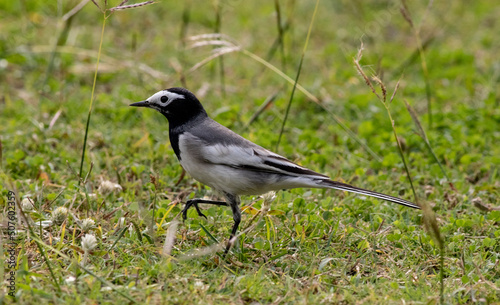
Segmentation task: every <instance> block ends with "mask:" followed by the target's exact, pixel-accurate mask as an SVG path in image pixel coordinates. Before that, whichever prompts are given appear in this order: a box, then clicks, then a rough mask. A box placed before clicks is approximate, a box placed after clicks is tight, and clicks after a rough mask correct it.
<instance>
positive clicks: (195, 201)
mask: <svg viewBox="0 0 500 305" xmlns="http://www.w3.org/2000/svg"><path fill="white" fill-rule="evenodd" d="M199 203H206V204H213V205H223V206H227V205H228V204H227V203H226V202H224V201H216V200H206V199H191V200H188V201H187V202H186V206H185V207H184V209H183V210H182V219H184V220H186V218H187V211H188V210H189V208H190V207H192V206H194V207H195V208H196V212H198V216H203V217H205V218H207V216H205V215H204V214H203V213H202V212H201V211H200V207H199V206H198V204H199Z"/></svg>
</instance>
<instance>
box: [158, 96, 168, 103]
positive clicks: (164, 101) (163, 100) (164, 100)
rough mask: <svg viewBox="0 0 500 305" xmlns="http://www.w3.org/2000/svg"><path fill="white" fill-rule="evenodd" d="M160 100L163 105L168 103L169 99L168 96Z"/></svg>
mask: <svg viewBox="0 0 500 305" xmlns="http://www.w3.org/2000/svg"><path fill="white" fill-rule="evenodd" d="M160 100H161V102H162V103H166V102H167V101H168V97H167V96H166V95H164V96H162V97H161V98H160Z"/></svg>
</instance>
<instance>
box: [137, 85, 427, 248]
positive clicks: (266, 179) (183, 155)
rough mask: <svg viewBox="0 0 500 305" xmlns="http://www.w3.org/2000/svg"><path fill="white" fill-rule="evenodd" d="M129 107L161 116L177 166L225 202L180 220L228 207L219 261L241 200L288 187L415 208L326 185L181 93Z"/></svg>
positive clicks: (154, 97) (160, 93)
mask: <svg viewBox="0 0 500 305" xmlns="http://www.w3.org/2000/svg"><path fill="white" fill-rule="evenodd" d="M130 106H133V107H146V108H152V109H155V110H157V111H159V112H160V113H161V114H163V115H164V116H165V117H166V118H167V120H168V123H169V138H170V143H171V146H172V148H173V150H174V153H175V155H176V156H177V159H178V160H179V162H180V164H181V166H182V167H183V168H184V170H185V171H186V172H187V173H188V174H189V175H190V176H191V177H193V178H194V179H195V180H197V181H199V182H201V183H202V184H205V185H207V186H209V187H211V188H212V189H214V190H215V191H217V192H219V193H221V194H222V195H223V197H224V198H225V201H217V200H206V199H201V198H195V199H191V200H188V201H187V202H186V204H185V206H184V209H183V210H182V211H181V213H182V216H183V219H184V220H186V217H187V216H186V215H187V211H188V210H189V208H191V207H194V208H195V209H196V212H197V213H198V215H199V216H200V217H201V216H203V217H205V218H206V216H205V215H204V214H203V213H202V212H201V210H200V208H199V204H209V205H216V206H227V207H229V208H231V211H232V214H233V221H234V224H233V227H232V229H231V234H230V237H229V241H228V243H227V246H226V250H225V253H224V256H225V255H226V254H227V253H228V251H229V249H230V247H231V245H232V243H233V242H234V240H233V238H234V237H235V235H236V232H237V230H238V227H239V224H240V222H241V210H240V203H241V199H240V196H241V195H260V194H264V193H267V192H270V191H279V190H282V189H293V188H325V189H336V190H341V191H347V192H351V193H356V194H361V195H366V196H371V197H375V198H378V199H383V200H386V201H390V202H393V203H397V204H400V205H403V206H406V207H410V208H414V209H420V207H419V206H418V205H417V204H415V203H413V202H410V201H408V200H404V199H401V198H398V197H393V196H390V195H386V194H383V193H378V192H374V191H370V190H366V189H363V188H359V187H355V186H352V185H349V184H346V183H343V182H338V181H334V180H331V179H330V178H329V177H328V176H326V175H323V174H320V173H317V172H315V171H313V170H310V169H308V168H305V167H303V166H300V165H298V164H296V163H294V162H292V161H290V160H288V159H287V158H285V157H282V156H280V155H278V154H276V153H273V152H272V151H270V150H267V149H265V148H263V147H261V146H259V145H257V144H255V143H253V142H251V141H249V140H247V139H245V138H243V137H242V136H240V135H239V134H237V133H235V132H233V131H232V130H230V129H229V128H227V127H225V126H223V125H221V124H219V123H217V122H216V121H214V120H213V119H211V118H210V117H209V116H208V114H207V112H206V110H205V108H204V107H203V106H202V104H201V102H200V101H199V100H198V98H197V97H196V96H195V95H194V94H193V93H192V92H190V91H189V90H187V89H185V88H180V87H174V88H170V89H165V90H161V91H158V92H156V93H155V94H153V95H152V96H150V97H149V98H147V99H146V100H144V101H141V102H137V103H133V104H130ZM160 128H161V127H160Z"/></svg>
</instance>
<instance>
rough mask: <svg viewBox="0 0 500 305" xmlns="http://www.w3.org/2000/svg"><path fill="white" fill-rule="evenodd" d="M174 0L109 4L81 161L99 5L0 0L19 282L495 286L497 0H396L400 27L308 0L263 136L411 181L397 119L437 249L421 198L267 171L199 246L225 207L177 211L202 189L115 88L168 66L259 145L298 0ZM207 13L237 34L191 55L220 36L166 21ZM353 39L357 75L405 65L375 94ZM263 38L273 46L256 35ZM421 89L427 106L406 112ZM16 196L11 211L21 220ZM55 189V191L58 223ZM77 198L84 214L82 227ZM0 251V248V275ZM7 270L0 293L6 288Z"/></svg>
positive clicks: (139, 297) (426, 289)
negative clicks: (266, 188)
mask: <svg viewBox="0 0 500 305" xmlns="http://www.w3.org/2000/svg"><path fill="white" fill-rule="evenodd" d="M191 3H192V4H193V6H191V7H189V8H188V7H186V6H185V5H184V4H179V5H176V4H174V3H170V2H169V3H167V2H160V3H156V4H154V5H149V6H144V7H139V8H136V9H130V10H129V9H127V10H123V11H119V12H115V13H113V15H112V16H111V17H110V18H108V19H107V21H106V29H105V32H104V36H103V37H104V39H103V40H102V51H101V57H100V62H99V73H98V74H97V78H96V82H95V93H94V100H93V106H92V120H91V121H90V123H89V129H88V135H87V139H88V141H87V151H86V157H85V160H84V163H83V174H82V175H81V176H82V177H83V180H84V183H81V179H80V177H79V175H78V169H79V167H80V161H81V156H82V139H83V137H84V134H85V133H84V131H85V127H86V122H87V121H86V119H87V117H88V113H89V98H90V96H91V93H92V87H93V76H94V72H95V66H96V60H97V54H98V50H99V44H100V41H101V40H100V36H101V29H102V14H101V12H100V11H99V10H98V9H97V8H96V7H95V6H94V5H93V4H92V2H89V3H88V4H87V5H85V6H84V7H83V8H82V9H81V10H80V11H78V12H77V13H76V14H74V15H71V22H70V23H68V22H61V21H62V20H66V19H64V18H67V16H68V15H66V14H67V13H68V12H70V11H71V10H72V9H73V8H74V7H75V6H77V5H78V1H70V2H60V3H59V4H58V3H57V2H42V1H21V2H17V1H11V2H9V1H7V2H2V4H0V25H1V28H2V31H1V33H0V88H1V92H2V93H1V95H0V112H1V113H2V115H1V116H0V141H1V143H0V148H1V151H0V156H1V160H0V162H1V163H0V164H1V171H0V181H1V184H0V185H1V186H0V193H1V197H0V207H2V211H3V213H2V215H3V217H4V218H3V220H2V222H1V223H2V226H3V229H4V232H6V231H7V225H6V223H7V221H8V220H7V218H6V215H7V196H8V195H7V194H8V191H9V190H11V191H15V192H16V195H17V197H18V204H19V205H18V206H17V211H18V217H17V218H18V222H19V223H18V226H17V231H16V232H17V233H16V234H17V246H16V247H17V248H16V249H17V255H16V267H15V271H16V297H15V301H16V302H17V303H19V304H33V303H34V302H37V303H40V304H49V303H69V304H81V303H84V304H94V303H102V304H115V303H117V302H127V303H133V302H136V303H140V304H162V303H178V304H193V303H209V304H219V303H224V304H226V303H232V304H242V303H252V302H258V303H276V304H281V303H289V304H291V303H345V304H351V303H353V304H374V303H378V304H400V303H402V302H403V300H404V302H405V303H409V304H422V303H426V304H427V303H429V304H436V303H439V302H440V298H441V296H442V297H443V303H445V304H472V303H474V304H475V303H478V304H493V303H498V302H500V254H499V253H500V242H499V241H498V240H499V238H500V227H499V224H500V211H499V206H500V204H499V199H498V198H499V184H498V180H499V168H500V166H499V165H500V158H499V156H500V148H499V146H498V144H497V143H499V142H500V134H499V132H498V129H499V128H498V127H499V126H500V112H499V109H500V107H499V106H500V105H499V100H500V91H499V89H498V88H499V80H500V78H499V75H500V67H499V66H498V63H497V62H498V56H497V50H498V49H499V47H500V45H499V42H498V40H497V39H495V37H497V33H498V31H499V30H500V24H499V23H498V22H496V19H497V18H496V16H497V15H498V13H499V11H498V8H497V6H495V5H494V4H493V3H491V1H475V2H473V3H469V4H468V5H467V6H463V5H461V4H460V3H441V2H433V3H432V6H429V5H428V3H413V2H411V3H410V2H407V3H406V8H405V10H406V11H407V13H408V12H411V20H412V22H413V24H414V25H415V28H412V27H409V26H408V19H407V18H408V16H406V17H405V16H403V15H402V14H401V12H400V10H399V7H400V5H401V3H400V2H397V1H396V2H380V1H363V2H361V1H343V2H326V1H320V2H319V9H318V12H317V15H316V17H315V20H314V27H313V28H312V32H311V36H310V39H309V43H308V46H307V54H306V56H305V57H304V62H303V65H302V69H301V72H300V81H299V83H298V84H297V92H295V95H294V98H293V107H291V108H290V112H289V114H288V120H287V122H286V125H285V132H284V133H283V137H282V139H281V142H280V146H279V147H280V148H279V153H280V154H283V155H285V156H287V157H288V158H290V159H292V160H294V161H296V162H298V163H300V164H302V165H304V166H307V167H309V168H312V169H314V170H316V171H319V172H322V173H325V174H328V175H330V176H331V177H332V178H334V179H337V180H343V181H346V182H349V183H352V184H354V185H357V186H360V187H365V188H369V189H373V190H376V191H380V192H384V193H388V194H391V195H396V196H400V197H402V198H406V199H409V200H412V198H413V194H412V191H411V189H410V186H409V182H408V180H407V179H408V178H407V175H406V172H405V169H404V164H403V161H402V160H401V157H400V153H399V151H398V148H397V146H396V145H395V143H396V142H395V140H394V134H395V133H396V134H397V137H398V139H399V143H400V147H401V150H402V153H403V155H404V157H405V158H406V162H407V165H408V171H409V173H410V174H411V176H412V181H413V184H414V187H415V191H416V193H417V196H418V197H419V198H420V199H419V200H420V201H424V202H425V203H427V204H428V205H429V206H430V207H431V208H432V211H433V212H434V214H435V215H436V224H437V225H438V226H439V230H440V233H441V236H442V238H443V240H444V243H443V248H444V249H443V250H444V256H443V258H444V260H443V265H441V262H440V258H441V256H440V249H439V247H438V245H437V244H436V240H435V239H433V238H432V237H431V235H429V234H428V233H427V231H426V230H425V228H424V222H423V214H422V212H419V211H415V210H410V209H405V208H402V207H399V206H395V205H391V204H389V203H386V202H383V201H379V200H376V199H371V198H363V197H359V196H355V195H350V194H347V193H342V192H335V191H327V190H317V189H294V190H288V191H280V192H278V193H277V194H276V198H275V199H274V201H273V202H272V204H271V205H270V206H268V204H267V203H265V201H264V199H262V198H259V197H250V196H249V197H244V198H243V205H244V206H246V207H245V208H244V209H245V210H244V212H243V221H242V224H241V232H244V233H243V234H242V235H241V236H240V237H239V238H238V240H237V242H236V244H235V246H234V248H233V250H232V251H231V252H230V254H229V255H228V260H227V261H226V260H223V259H222V258H221V256H220V255H221V253H222V252H220V251H219V252H216V251H215V250H216V249H218V248H219V246H218V244H217V242H222V243H223V244H224V243H225V242H226V241H227V238H228V236H229V231H230V228H231V226H232V217H231V212H230V210H229V209H225V208H216V207H210V208H207V209H205V210H204V211H203V212H204V213H205V214H206V215H207V216H208V219H207V220H205V219H204V218H200V217H198V216H197V214H196V211H194V210H191V211H189V213H188V220H187V221H186V222H185V223H182V222H180V223H179V222H178V221H177V220H178V219H179V216H178V214H179V212H180V210H181V209H182V204H183V202H185V201H186V200H187V199H189V198H193V197H195V196H201V197H203V196H207V197H214V194H213V193H212V192H211V190H210V189H208V188H207V187H204V186H202V185H201V184H199V183H197V182H196V181H194V180H192V179H191V178H190V177H189V176H187V175H186V176H185V177H184V178H182V169H181V168H180V166H179V164H178V161H177V160H176V158H175V155H174V153H173V151H172V149H171V148H170V144H169V141H168V123H167V122H166V120H165V119H164V118H163V117H161V116H160V115H159V114H158V113H156V112H153V111H137V110H136V109H131V108H130V107H128V106H127V105H128V104H129V103H131V102H135V101H140V100H143V99H144V98H146V97H148V96H150V95H151V94H152V93H154V92H156V91H158V90H160V89H163V88H168V87H173V86H179V85H180V84H183V83H185V84H186V86H188V88H189V89H190V90H192V91H193V92H195V93H197V95H198V96H199V97H200V99H201V101H202V102H203V104H204V105H205V107H206V109H207V111H208V112H209V113H210V114H211V116H212V117H213V118H214V119H216V120H217V121H219V122H220V123H222V124H223V125H226V126H228V127H230V128H231V129H233V130H234V131H236V132H240V133H241V134H242V135H243V136H245V137H246V138H248V139H250V140H252V141H254V142H256V143H258V144H259V145H261V146H264V147H267V148H273V147H276V144H277V142H278V136H279V130H280V127H281V126H282V125H283V119H284V113H285V111H286V108H287V105H288V103H289V99H290V92H291V90H292V88H293V83H292V84H290V83H286V82H285V80H284V78H283V77H281V76H280V75H279V74H277V73H276V72H279V71H280V70H281V71H282V70H283V67H284V66H285V63H286V66H287V71H286V74H287V75H288V79H291V77H293V76H295V75H296V72H297V71H296V70H293V69H296V67H297V64H298V63H299V61H300V59H301V56H302V50H303V48H304V43H305V40H304V39H305V37H306V36H307V31H308V28H309V24H310V22H311V20H310V19H309V18H310V16H312V14H313V11H314V5H315V2H311V1H308V2H306V1H295V2H291V3H288V2H287V1H280V2H278V1H275V2H273V1H268V2H263V1H253V2H250V1H245V2H243V1H237V0H234V1H222V0H221V1H218V2H217V3H215V2H214V3H212V2H210V1H208V2H198V1H191ZM102 4H103V2H99V5H102ZM127 4H129V3H127ZM108 5H109V7H112V6H116V5H119V2H114V1H110V3H109V4H108ZM215 5H217V10H218V11H215V7H216V6H215ZM276 14H279V16H277V15H276ZM65 16H66V17H65ZM63 17H64V18H63ZM280 18H281V21H278V22H281V23H282V24H281V26H282V28H281V29H282V30H281V31H282V33H279V28H278V29H277V26H276V22H277V19H278V20H279V19H280ZM216 19H218V21H216ZM422 19H423V20H425V22H423V23H422V22H421V20H422ZM216 22H219V25H220V28H219V30H220V33H221V34H224V35H227V36H228V37H231V38H232V39H234V40H236V41H238V43H239V45H240V46H241V48H242V50H243V51H241V52H235V51H231V52H227V53H226V54H224V55H222V56H223V57H224V64H223V66H222V67H223V73H222V74H221V71H220V68H221V65H220V61H219V59H217V56H214V57H213V59H215V60H210V61H207V63H206V64H205V65H200V66H196V65H197V64H198V63H200V62H202V61H203V60H204V59H206V58H208V57H209V56H211V55H214V54H215V55H217V52H220V51H221V50H220V48H218V46H213V47H214V48H215V49H213V47H212V46H209V47H208V48H207V47H199V48H189V45H190V44H191V42H190V41H189V40H187V41H181V40H180V38H179V37H183V38H186V39H187V38H189V37H192V36H195V35H199V34H207V33H212V32H213V31H214V29H217V28H218V27H217V25H216ZM60 33H64V35H63V36H64V37H63V38H64V39H63V38H60V37H61V35H62V34H60ZM179 33H181V34H179ZM360 39H362V41H363V44H364V51H363V59H362V60H361V61H360V62H359V64H360V66H361V67H362V69H363V70H364V71H365V73H366V75H368V76H370V77H371V75H372V74H374V75H377V76H378V79H379V80H380V81H381V82H382V83H383V84H384V86H385V87H386V88H389V89H390V91H392V90H393V89H394V88H396V83H397V82H398V80H399V78H400V76H401V72H403V73H404V76H403V78H401V80H400V81H399V88H398V91H397V96H396V98H395V99H394V101H393V102H392V103H390V102H386V103H390V112H388V108H385V107H384V105H383V104H382V103H380V101H379V100H378V99H377V97H376V96H375V95H374V94H373V93H372V92H371V89H370V88H369V87H367V86H366V85H365V83H364V82H365V81H364V80H363V78H361V77H360V76H359V75H358V71H357V69H356V67H355V66H354V64H353V61H352V60H353V58H354V57H355V56H356V54H357V52H358V48H359V46H360ZM221 40H223V39H218V43H220V41H221ZM416 40H418V42H417V41H416ZM184 45H185V46H186V48H184V47H182V46H184ZM54 46H56V47H55V48H56V50H57V52H56V53H55V55H54V56H52V51H53V50H54ZM273 48H274V49H275V50H277V52H279V56H275V57H272V56H268V54H272V52H271V53H270V50H273ZM211 51H213V52H212V53H211ZM214 52H215V53H214ZM273 52H275V51H273ZM422 52H425V66H426V70H427V72H422V67H423V62H422V58H421V54H423V53H422ZM415 54H417V55H415ZM419 54H420V55H419ZM252 56H253V57H252ZM256 56H258V57H256ZM262 58H269V60H268V61H267V65H263V63H265V62H264V60H263V59H262ZM192 67H196V68H195V69H192ZM272 67H274V69H276V70H275V71H273V70H271V69H270V68H272ZM47 71H51V72H50V73H48V74H47ZM214 71H216V73H214ZM214 75H217V77H214ZM220 75H224V76H223V77H224V82H223V83H221V82H220V79H219V76H220ZM288 79H287V80H286V81H287V82H288ZM284 84H285V85H284ZM375 84H378V82H375ZM429 85H430V86H431V87H432V100H429V101H428V100H427V91H426V90H428V88H429ZM301 88H303V89H304V90H306V91H305V92H308V94H304V91H303V90H302V89H301ZM376 89H377V90H378V87H377V88H376ZM377 92H380V91H377ZM315 99H317V100H315ZM404 101H406V102H407V103H408V104H410V105H411V108H408V109H407V107H406V105H405V103H404ZM264 102H265V103H266V104H267V106H265V107H264V108H261V106H262V105H263V103H264ZM428 102H432V128H426V129H425V130H424V129H423V127H422V126H429V123H430V122H429V118H430V117H429V115H428ZM386 106H388V105H386ZM384 108H385V109H384ZM409 109H412V110H409ZM256 113H258V115H257V116H255V115H254V114H256ZM332 114H333V115H335V117H334V116H332ZM389 114H390V116H392V120H393V122H394V129H393V127H392V125H391V120H390V119H389V117H388V115H389ZM417 120H419V121H420V123H417ZM250 121H251V124H247V123H248V122H250ZM337 122H340V123H342V124H343V126H341V125H339V124H337ZM346 128H347V129H346ZM346 130H351V131H352V132H353V133H354V136H353V135H351V134H350V133H349V132H348V131H346ZM361 143H362V144H363V145H366V147H367V148H368V149H370V152H368V150H367V148H365V147H363V145H362V144H361ZM91 163H92V166H91ZM90 169H91V170H90ZM109 181H111V182H112V183H110V182H109ZM27 198H29V200H31V201H32V202H33V206H34V208H33V209H32V210H29V209H25V210H24V213H23V214H24V215H25V216H26V219H28V223H29V227H28V226H27V223H26V221H21V220H22V219H24V218H23V216H22V214H21V206H25V207H26V200H28V199H27ZM23 200H24V201H23ZM58 207H66V208H67V209H68V212H67V214H65V215H62V216H58V217H62V218H61V219H59V220H62V222H61V224H60V225H58V224H56V221H55V214H57V213H60V212H56V213H54V211H56V209H57V208H58ZM86 218H91V219H92V220H94V221H95V226H93V227H90V228H89V227H85V228H84V226H83V225H82V223H83V220H85V219H86ZM57 223H59V222H57ZM29 228H31V229H29ZM245 228H249V229H248V230H245ZM86 234H93V235H94V236H95V237H96V238H97V241H98V245H97V247H95V248H93V249H92V250H89V248H85V249H84V247H83V246H82V239H83V238H84V237H85V235H86ZM6 236H7V235H6V234H4V235H2V245H1V247H0V248H1V249H3V252H2V253H3V255H4V257H3V258H2V259H1V261H2V262H4V261H5V258H6V255H7V252H6V250H7V249H8V245H7V244H6V239H5V237H6ZM173 237H175V239H174V238H173ZM84 257H86V259H84ZM441 266H443V268H442V267H441ZM10 271H12V270H11V269H9V267H8V264H5V263H3V265H2V272H3V273H2V274H3V276H4V279H6V278H7V276H8V275H9V272H10ZM441 271H442V272H443V275H444V277H443V284H444V285H443V287H444V290H443V292H442V293H441V291H440V284H439V283H440V272H441ZM6 285H7V282H6V281H4V282H3V285H2V289H1V293H2V294H1V297H0V301H1V302H2V303H12V302H14V299H12V298H11V297H10V296H8V295H7V292H8V291H7V286H6Z"/></svg>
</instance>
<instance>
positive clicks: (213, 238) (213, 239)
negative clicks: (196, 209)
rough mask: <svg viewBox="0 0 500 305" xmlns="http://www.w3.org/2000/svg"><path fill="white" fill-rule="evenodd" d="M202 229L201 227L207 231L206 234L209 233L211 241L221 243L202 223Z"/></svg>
mask: <svg viewBox="0 0 500 305" xmlns="http://www.w3.org/2000/svg"><path fill="white" fill-rule="evenodd" d="M200 227H201V229H202V230H203V231H205V233H207V235H208V237H210V239H211V240H212V241H213V242H215V243H216V244H218V243H219V241H218V240H217V238H215V237H214V236H213V235H212V233H210V231H208V229H207V228H205V226H204V225H202V224H201V223H200Z"/></svg>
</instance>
